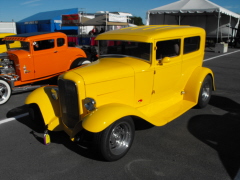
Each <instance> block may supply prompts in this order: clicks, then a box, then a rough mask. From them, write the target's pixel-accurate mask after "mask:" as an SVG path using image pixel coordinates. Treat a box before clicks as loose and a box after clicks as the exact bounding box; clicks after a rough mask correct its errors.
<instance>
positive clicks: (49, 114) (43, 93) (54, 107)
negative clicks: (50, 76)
mask: <svg viewBox="0 0 240 180" xmlns="http://www.w3.org/2000/svg"><path fill="white" fill-rule="evenodd" d="M53 87H57V86H45V87H40V88H38V89H36V90H34V91H33V92H32V93H31V94H30V95H29V96H28V97H27V99H26V100H25V104H34V103H35V104H37V105H38V107H39V109H40V111H41V113H42V116H43V120H44V123H45V125H48V130H51V131H60V130H62V126H61V124H60V120H59V117H60V109H59V107H60V103H59V100H55V99H53V97H52V93H51V89H52V88H53Z"/></svg>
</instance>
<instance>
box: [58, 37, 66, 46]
mask: <svg viewBox="0 0 240 180" xmlns="http://www.w3.org/2000/svg"><path fill="white" fill-rule="evenodd" d="M64 43H65V41H64V38H58V39H57V46H58V47H60V46H63V45H64Z"/></svg>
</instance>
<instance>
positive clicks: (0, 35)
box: [0, 33, 15, 38]
mask: <svg viewBox="0 0 240 180" xmlns="http://www.w3.org/2000/svg"><path fill="white" fill-rule="evenodd" d="M11 35H15V33H0V38H4V37H6V36H11Z"/></svg>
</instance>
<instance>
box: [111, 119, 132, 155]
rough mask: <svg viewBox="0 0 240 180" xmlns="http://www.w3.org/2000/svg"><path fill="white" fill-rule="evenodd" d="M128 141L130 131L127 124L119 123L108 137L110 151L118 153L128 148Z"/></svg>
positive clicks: (129, 139) (129, 140)
mask: <svg viewBox="0 0 240 180" xmlns="http://www.w3.org/2000/svg"><path fill="white" fill-rule="evenodd" d="M130 142H131V133H130V127H129V125H128V124H126V123H122V124H119V125H118V126H116V127H115V128H114V129H113V130H112V132H111V135H110V139H109V147H110V151H111V152H112V153H113V154H115V155H119V154H121V153H123V152H124V151H125V150H126V149H128V147H129V144H130Z"/></svg>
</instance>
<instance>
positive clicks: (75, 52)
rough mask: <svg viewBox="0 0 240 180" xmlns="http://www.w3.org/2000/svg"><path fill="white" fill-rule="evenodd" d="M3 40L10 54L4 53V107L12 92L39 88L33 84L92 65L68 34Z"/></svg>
mask: <svg viewBox="0 0 240 180" xmlns="http://www.w3.org/2000/svg"><path fill="white" fill-rule="evenodd" d="M3 40H4V42H5V43H6V46H7V52H6V53H2V54H0V104H4V103H6V102H7V101H8V99H9V98H10V96H11V94H12V93H15V92H20V91H25V90H29V89H34V88H36V87H39V86H38V85H37V86H30V85H31V83H34V82H37V81H41V80H44V79H49V78H51V77H54V76H57V75H59V74H61V73H63V72H65V71H68V70H69V69H73V68H75V67H78V66H80V65H82V64H86V63H90V61H89V60H88V59H87V56H86V53H85V52H84V51H83V50H82V49H80V48H76V47H68V42H67V36H66V35H65V34H64V33H60V32H54V33H46V32H36V33H25V34H18V35H11V36H7V37H5V38H3ZM2 42H3V41H2Z"/></svg>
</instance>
